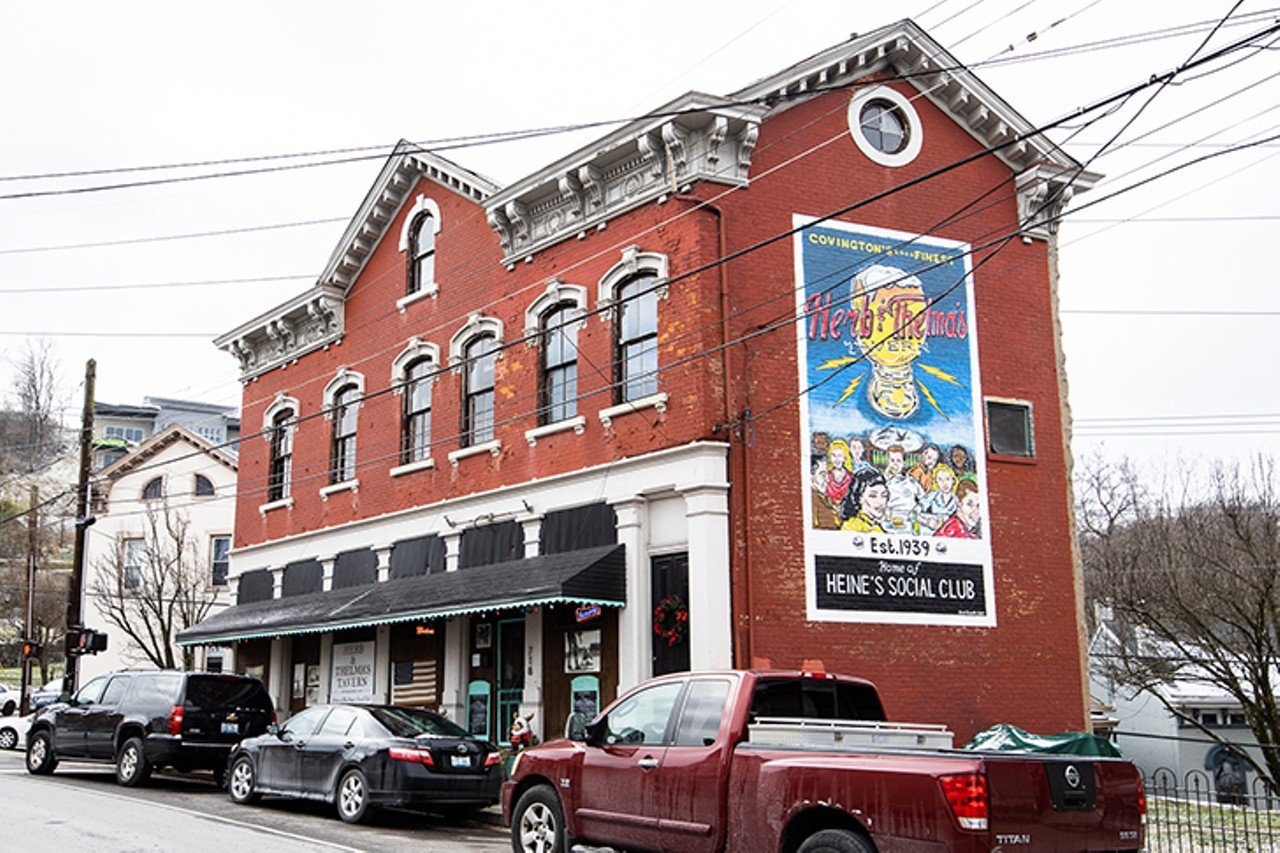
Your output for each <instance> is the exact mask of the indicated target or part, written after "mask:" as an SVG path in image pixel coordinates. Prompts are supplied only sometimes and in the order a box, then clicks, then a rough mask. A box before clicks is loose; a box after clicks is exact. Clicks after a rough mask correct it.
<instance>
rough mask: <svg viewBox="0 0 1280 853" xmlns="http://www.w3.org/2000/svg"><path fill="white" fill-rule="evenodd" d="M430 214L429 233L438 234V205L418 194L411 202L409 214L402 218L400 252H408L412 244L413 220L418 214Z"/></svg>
mask: <svg viewBox="0 0 1280 853" xmlns="http://www.w3.org/2000/svg"><path fill="white" fill-rule="evenodd" d="M423 212H426V213H429V214H431V233H432V234H437V235H438V234H439V233H440V205H438V204H436V203H435V202H434V201H432V200H431V199H429V198H427V197H426V195H424V194H423V193H418V197H417V198H416V199H414V201H413V207H411V208H409V213H408V214H407V215H406V216H405V218H404V224H403V225H401V226H400V251H402V252H407V251H409V245H410V243H412V241H413V240H412V238H413V234H412V233H411V231H412V229H413V223H414V220H416V219H417V218H418V214H420V213H423Z"/></svg>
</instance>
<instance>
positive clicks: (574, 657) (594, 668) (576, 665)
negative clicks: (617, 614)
mask: <svg viewBox="0 0 1280 853" xmlns="http://www.w3.org/2000/svg"><path fill="white" fill-rule="evenodd" d="M564 671H565V672H566V673H574V672H599V671H600V629H599V628H596V629H594V630H591V631H569V632H568V633H566V634H565V635H564Z"/></svg>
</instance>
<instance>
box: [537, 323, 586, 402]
mask: <svg viewBox="0 0 1280 853" xmlns="http://www.w3.org/2000/svg"><path fill="white" fill-rule="evenodd" d="M580 313H581V311H580V310H579V308H578V305H577V303H576V302H560V303H557V304H555V305H553V306H551V308H549V309H547V310H546V311H545V312H543V314H542V317H541V318H540V321H539V324H538V325H539V332H540V333H541V336H542V339H541V343H542V359H541V371H540V374H539V377H538V423H539V424H553V423H556V422H557V421H563V420H568V419H569V418H571V417H573V416H574V415H576V414H577V413H578V327H579V324H580V320H579V319H578V315H579V314H580Z"/></svg>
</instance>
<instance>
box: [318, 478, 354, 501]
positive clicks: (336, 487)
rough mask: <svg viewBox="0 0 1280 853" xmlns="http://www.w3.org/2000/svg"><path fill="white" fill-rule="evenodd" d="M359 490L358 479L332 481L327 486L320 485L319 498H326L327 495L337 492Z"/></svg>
mask: <svg viewBox="0 0 1280 853" xmlns="http://www.w3.org/2000/svg"><path fill="white" fill-rule="evenodd" d="M358 491H360V479H359V478H358V477H357V478H354V479H351V480H343V481H342V482H341V483H332V484H330V485H328V486H321V487H320V498H321V499H322V500H326V501H327V500H328V499H329V495H336V494H337V493H338V492H352V493H355V492H358Z"/></svg>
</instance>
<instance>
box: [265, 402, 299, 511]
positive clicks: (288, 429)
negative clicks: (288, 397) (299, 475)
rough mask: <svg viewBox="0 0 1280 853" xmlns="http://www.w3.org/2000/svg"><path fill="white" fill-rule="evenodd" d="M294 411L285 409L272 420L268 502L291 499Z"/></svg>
mask: <svg viewBox="0 0 1280 853" xmlns="http://www.w3.org/2000/svg"><path fill="white" fill-rule="evenodd" d="M293 428H294V412H293V409H284V410H282V411H279V412H277V413H276V414H275V416H274V417H273V418H272V419H271V466H270V471H269V473H268V475H267V501H268V502H271V501H282V500H284V499H285V498H287V497H289V481H290V480H291V479H292V476H293Z"/></svg>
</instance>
